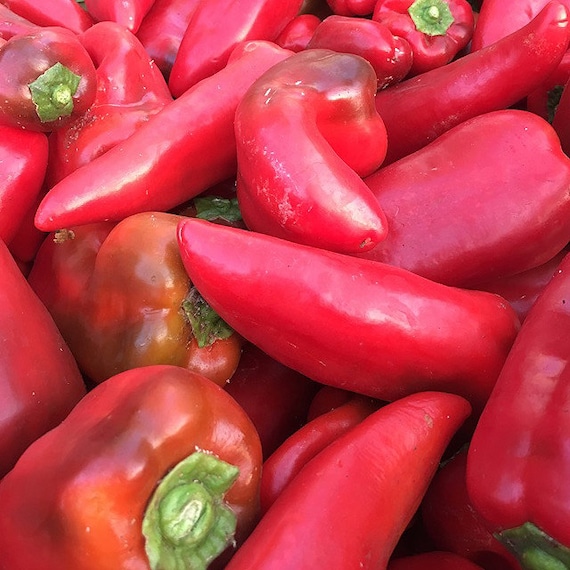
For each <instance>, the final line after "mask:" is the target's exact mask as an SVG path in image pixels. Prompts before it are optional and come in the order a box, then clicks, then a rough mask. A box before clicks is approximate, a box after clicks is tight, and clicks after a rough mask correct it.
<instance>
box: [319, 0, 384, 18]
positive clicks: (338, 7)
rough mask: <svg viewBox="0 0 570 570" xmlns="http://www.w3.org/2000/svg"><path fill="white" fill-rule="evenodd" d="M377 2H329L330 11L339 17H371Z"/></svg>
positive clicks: (359, 0) (358, 0) (346, 0)
mask: <svg viewBox="0 0 570 570" xmlns="http://www.w3.org/2000/svg"><path fill="white" fill-rule="evenodd" d="M376 2H377V0H327V4H328V5H329V7H330V9H331V10H332V11H333V12H334V13H335V14H338V15H339V16H370V15H371V14H372V12H374V6H375V5H376Z"/></svg>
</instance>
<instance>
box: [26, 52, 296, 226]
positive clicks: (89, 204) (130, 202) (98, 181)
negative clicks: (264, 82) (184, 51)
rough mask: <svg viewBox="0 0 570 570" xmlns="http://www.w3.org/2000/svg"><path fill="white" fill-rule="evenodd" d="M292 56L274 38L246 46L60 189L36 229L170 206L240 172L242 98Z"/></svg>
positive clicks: (48, 201)
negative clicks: (236, 122) (238, 121)
mask: <svg viewBox="0 0 570 570" xmlns="http://www.w3.org/2000/svg"><path fill="white" fill-rule="evenodd" d="M290 55H291V52H290V51H287V50H284V49H282V48H280V47H278V46H276V45H275V44H272V43H270V42H246V43H244V44H242V45H241V46H240V47H239V48H237V50H236V51H235V52H234V55H233V59H232V60H231V62H230V64H229V65H228V66H226V67H225V68H224V69H223V70H222V71H220V72H219V73H218V74H216V75H215V76H214V77H212V78H210V79H208V80H205V81H202V82H200V84H199V85H196V87H195V88H193V89H191V90H190V91H188V92H187V93H185V95H184V96H183V97H179V98H178V99H176V100H175V101H172V102H171V103H169V104H168V105H167V106H166V107H165V108H164V109H163V110H162V111H161V112H160V113H157V114H155V115H153V116H152V117H150V118H149V120H148V121H147V122H146V123H144V124H143V125H141V126H140V127H139V128H138V129H137V130H136V132H134V133H133V134H132V135H131V136H130V137H128V138H127V139H126V140H125V141H123V142H121V143H120V144H118V145H116V146H115V147H114V148H112V149H110V150H109V151H107V152H106V153H105V154H103V155H102V156H99V157H98V158H96V159H95V160H92V161H91V162H90V163H89V164H86V165H85V166H83V167H81V168H79V169H77V170H76V171H74V172H72V173H71V174H70V175H68V176H66V177H65V178H64V179H63V180H61V181H60V182H59V183H57V184H56V185H55V186H53V187H52V188H51V189H50V190H49V192H48V193H47V195H46V197H45V198H44V200H43V201H42V203H41V204H40V206H39V207H38V210H37V212H36V226H37V227H38V228H39V229H41V230H44V231H53V230H58V229H60V228H65V227H73V226H78V225H82V224H86V223H91V222H98V221H102V220H114V221H119V220H122V219H123V218H125V217H126V216H128V215H131V214H135V213H138V212H142V211H149V210H157V211H167V210H170V209H171V208H174V207H176V206H179V205H180V204H182V203H184V202H186V201H187V200H189V199H191V198H193V197H195V196H197V195H198V194H200V193H201V192H203V191H204V190H206V189H207V188H209V187H210V186H212V185H214V184H216V183H217V182H221V181H223V180H226V179H227V178H229V177H230V176H234V175H235V171H236V142H235V134H234V116H235V112H236V108H237V106H238V103H239V101H240V100H241V98H242V97H243V95H244V93H245V92H246V91H247V89H248V88H249V87H250V85H251V84H252V83H253V82H254V81H255V79H257V78H258V77H259V76H260V75H261V74H262V73H263V72H265V71H266V70H267V69H269V68H270V67H271V66H273V65H275V64H276V63H277V62H279V61H281V60H283V59H285V58H287V57H289V56H290ZM78 189H81V190H80V191H79V190H78Z"/></svg>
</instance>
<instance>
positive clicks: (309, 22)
mask: <svg viewBox="0 0 570 570" xmlns="http://www.w3.org/2000/svg"><path fill="white" fill-rule="evenodd" d="M321 21H322V20H321V19H320V18H319V17H318V16H317V15H316V14H299V15H298V16H295V17H294V18H293V19H292V20H291V21H289V22H288V23H287V25H286V26H285V27H284V28H283V29H282V30H281V33H280V34H279V35H278V36H277V37H276V38H275V43H276V44H277V45H278V46H281V47H282V48H284V49H290V50H291V51H294V52H300V51H302V50H304V49H307V45H308V44H309V42H310V41H311V38H312V37H313V34H314V33H315V30H316V29H317V27H318V26H319V24H320V23H321Z"/></svg>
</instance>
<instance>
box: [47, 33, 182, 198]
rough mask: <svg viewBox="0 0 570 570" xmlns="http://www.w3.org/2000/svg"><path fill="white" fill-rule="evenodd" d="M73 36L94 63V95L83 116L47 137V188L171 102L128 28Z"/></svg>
mask: <svg viewBox="0 0 570 570" xmlns="http://www.w3.org/2000/svg"><path fill="white" fill-rule="evenodd" d="M78 38H79V41H80V42H81V44H82V46H83V47H84V48H85V49H86V50H87V53H88V54H89V56H90V57H91V59H92V60H93V62H94V64H95V67H96V73H97V94H96V97H95V101H94V102H93V104H92V105H91V107H90V108H89V109H88V110H87V111H86V112H85V113H84V114H83V116H81V117H79V118H78V119H77V120H75V121H73V122H72V123H70V124H69V125H67V126H65V127H62V128H59V129H57V130H56V131H55V132H54V133H52V135H51V136H50V160H49V166H48V172H47V184H48V188H50V187H52V186H53V185H54V184H56V183H57V182H59V181H60V180H62V179H63V178H65V177H66V176H67V175H68V174H70V173H71V172H74V171H75V170H77V169H78V168H79V167H81V166H83V165H85V164H87V163H89V162H91V161H92V160H94V159H95V158H97V157H98V156H101V155H102V154H104V153H105V152H107V151H108V150H109V149H111V148H113V147H114V146H116V145H117V144H119V143H120V142H123V141H124V140H126V139H127V138H128V137H129V136H130V135H131V134H133V133H134V132H135V131H136V130H137V129H138V128H139V127H140V126H141V125H143V124H144V123H146V122H147V121H148V120H149V118H150V117H151V116H153V115H155V114H156V113H158V112H159V111H161V110H162V109H163V108H164V107H165V106H166V105H167V104H168V103H170V102H171V101H172V96H171V95H170V91H169V90H168V85H167V84H166V80H165V79H164V77H163V76H162V74H161V73H160V71H159V70H158V69H157V68H156V67H155V66H154V65H153V63H152V61H151V59H150V57H149V55H148V54H147V53H146V51H145V49H144V47H143V46H142V44H141V43H140V41H139V40H138V39H137V37H136V36H135V35H134V34H132V33H131V32H130V31H129V30H128V29H127V28H125V27H124V26H122V25H121V24H118V23H116V22H99V23H96V24H94V25H93V26H91V27H90V28H89V29H88V30H87V31H86V32H84V33H83V34H81V35H80V36H78Z"/></svg>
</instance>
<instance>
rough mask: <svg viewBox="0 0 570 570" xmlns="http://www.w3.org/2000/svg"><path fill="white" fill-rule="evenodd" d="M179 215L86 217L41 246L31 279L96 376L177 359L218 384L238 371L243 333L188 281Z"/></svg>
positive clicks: (80, 360) (97, 378)
mask: <svg viewBox="0 0 570 570" xmlns="http://www.w3.org/2000/svg"><path fill="white" fill-rule="evenodd" d="M180 219H181V217H180V216H176V215H174V214H166V213H162V212H154V213H153V212H143V213H141V214H136V215H134V216H129V217H127V218H125V219H124V220H122V221H121V222H119V223H118V224H115V223H113V222H100V223H98V224H93V225H91V224H87V225H85V226H79V227H77V228H70V230H68V231H67V232H60V234H55V236H53V235H52V237H51V238H48V239H47V240H46V241H44V242H43V244H42V246H41V248H40V250H39V251H38V254H37V255H36V259H35V262H34V266H33V268H32V270H31V272H30V275H29V276H28V281H29V282H30V284H31V286H32V287H33V288H34V290H35V291H36V293H37V295H38V296H39V297H40V298H41V299H42V301H43V302H44V303H45V305H46V307H47V308H48V309H49V311H50V312H51V314H52V316H53V318H54V320H55V322H56V323H57V325H58V327H59V329H60V330H61V332H62V334H63V336H64V338H65V339H66V340H67V342H68V344H69V347H70V348H71V351H72V352H73V354H74V356H75V358H76V359H77V362H78V364H79V366H80V368H81V369H82V371H83V372H84V373H85V374H86V375H87V376H88V377H89V378H90V379H91V380H92V381H94V382H96V383H99V382H103V381H104V380H106V379H107V378H110V377H111V376H113V375H114V374H117V373H119V372H122V371H124V370H127V369H129V368H136V367H138V366H148V365H150V364H174V365H177V366H182V367H185V368H188V369H190V370H194V371H195V372H199V373H201V374H202V375H203V376H206V377H208V378H209V379H211V380H212V381H214V382H216V383H217V384H221V385H222V384H224V383H225V382H227V380H228V379H229V378H230V377H231V375H232V374H233V372H234V371H235V368H236V366H237V363H238V362H239V357H240V354H241V340H240V339H239V337H238V336H237V335H236V334H235V333H234V332H233V331H232V330H231V329H230V328H229V327H227V325H226V324H225V323H223V322H222V321H221V320H220V319H219V318H218V316H217V315H216V314H215V313H213V312H212V311H211V310H210V308H209V307H208V306H207V304H206V303H204V300H203V299H202V298H201V297H200V296H199V295H198V294H197V292H196V291H195V289H194V288H193V287H192V284H191V283H190V281H189V280H188V277H187V275H186V272H185V270H184V267H183V265H182V262H181V259H180V254H179V252H178V246H177V242H176V227H177V224H178V221H179V220H180ZM62 233H63V236H62V237H61V234H62ZM58 238H59V239H58Z"/></svg>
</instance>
